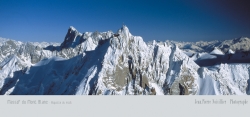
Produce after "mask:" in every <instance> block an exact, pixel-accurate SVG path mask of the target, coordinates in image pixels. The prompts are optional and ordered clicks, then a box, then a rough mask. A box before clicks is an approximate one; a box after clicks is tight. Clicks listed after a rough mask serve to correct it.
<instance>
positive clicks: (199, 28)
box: [0, 0, 250, 42]
mask: <svg viewBox="0 0 250 117" xmlns="http://www.w3.org/2000/svg"><path fill="white" fill-rule="evenodd" d="M249 1H250V0H0V37H4V38H10V39H14V40H20V41H38V42H41V41H48V42H62V41H63V40H64V37H65V35H66V33H67V30H68V28H69V26H74V27H75V28H76V29H77V30H78V31H79V32H81V33H83V32H93V31H99V32H104V31H109V30H112V31H113V32H116V31H117V30H118V29H119V28H121V26H122V25H123V23H124V24H125V25H126V26H128V28H129V29H130V32H131V33H132V34H133V35H136V36H142V37H143V39H144V40H145V41H150V40H161V41H164V40H176V41H199V40H225V39H233V38H237V37H240V36H247V37H250V2H249Z"/></svg>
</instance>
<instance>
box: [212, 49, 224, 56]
mask: <svg viewBox="0 0 250 117" xmlns="http://www.w3.org/2000/svg"><path fill="white" fill-rule="evenodd" d="M210 54H216V55H224V53H223V52H222V51H221V50H220V49H219V48H217V47H215V48H214V49H213V51H212V52H210Z"/></svg>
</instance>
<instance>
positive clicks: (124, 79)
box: [0, 26, 250, 95]
mask: <svg viewBox="0 0 250 117" xmlns="http://www.w3.org/2000/svg"><path fill="white" fill-rule="evenodd" d="M244 39H245V40H246V41H247V40H248V38H244ZM244 39H242V40H243V41H245V40H244ZM222 43H223V42H220V41H213V42H206V43H203V44H202V42H197V43H189V42H186V43H184V42H180V43H177V42H173V41H166V42H156V41H152V42H150V43H145V42H144V41H143V39H142V37H140V36H133V35H132V34H131V33H130V32H129V29H128V27H126V26H122V28H121V29H119V30H118V31H117V32H116V33H113V32H110V31H108V32H85V33H80V32H78V31H77V30H76V29H75V28H74V27H72V26H71V27H69V29H68V32H67V34H66V36H65V39H64V41H63V42H62V43H61V44H58V43H46V42H43V43H31V42H27V43H23V42H19V41H14V40H9V39H2V38H0V48H1V50H0V94H1V95H246V94H250V89H249V86H248V83H250V81H249V76H250V75H249V73H250V72H249V66H250V64H248V63H249V62H248V61H249V59H250V57H249V54H248V53H247V52H246V51H244V52H243V51H239V52H238V51H237V50H238V49H239V48H238V46H241V45H240V44H238V45H237V44H235V45H236V46H235V48H236V49H235V48H229V49H230V50H229V49H228V50H227V51H226V52H224V49H225V48H221V45H222ZM225 43H226V42H225ZM228 43H231V41H228ZM228 43H227V44H228ZM223 45H226V44H224V43H223ZM231 45H233V44H230V47H231ZM223 47H224V46H223ZM179 48H181V49H179ZM208 48H210V49H211V50H210V51H209V52H207V51H208ZM244 49H246V50H247V48H244ZM187 50H188V51H187ZM240 50H242V49H241V48H240ZM190 52H193V53H190Z"/></svg>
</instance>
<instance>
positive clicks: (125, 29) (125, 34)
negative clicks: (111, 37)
mask: <svg viewBox="0 0 250 117" xmlns="http://www.w3.org/2000/svg"><path fill="white" fill-rule="evenodd" d="M117 34H119V35H122V36H123V37H130V36H131V33H130V32H129V29H128V27H127V26H126V25H123V26H122V27H121V29H119V30H118V31H117Z"/></svg>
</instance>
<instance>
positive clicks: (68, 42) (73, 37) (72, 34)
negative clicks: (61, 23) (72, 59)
mask: <svg viewBox="0 0 250 117" xmlns="http://www.w3.org/2000/svg"><path fill="white" fill-rule="evenodd" d="M81 36H82V34H81V33H79V32H78V31H77V30H76V29H75V28H74V27H73V26H70V27H69V29H68V32H67V34H66V36H65V39H64V41H63V43H62V44H61V47H62V48H68V47H71V46H72V44H73V43H74V42H75V41H78V40H79V39H80V37H81Z"/></svg>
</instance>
